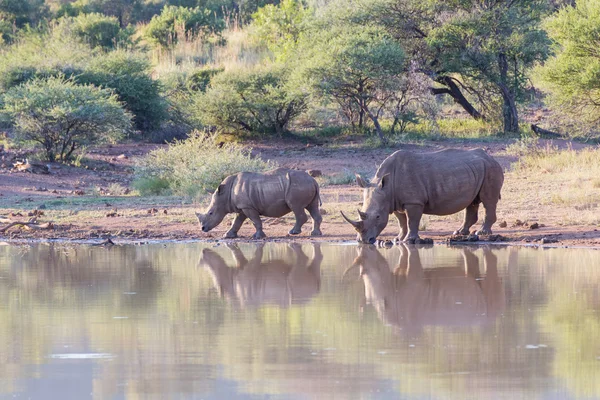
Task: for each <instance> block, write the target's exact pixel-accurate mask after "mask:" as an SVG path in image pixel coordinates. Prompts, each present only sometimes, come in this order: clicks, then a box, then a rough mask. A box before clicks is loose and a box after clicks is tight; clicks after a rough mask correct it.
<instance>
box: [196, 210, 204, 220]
mask: <svg viewBox="0 0 600 400" xmlns="http://www.w3.org/2000/svg"><path fill="white" fill-rule="evenodd" d="M194 214H196V218H198V221H200V223H202V220H203V219H204V214H202V213H199V212H195V211H194Z"/></svg>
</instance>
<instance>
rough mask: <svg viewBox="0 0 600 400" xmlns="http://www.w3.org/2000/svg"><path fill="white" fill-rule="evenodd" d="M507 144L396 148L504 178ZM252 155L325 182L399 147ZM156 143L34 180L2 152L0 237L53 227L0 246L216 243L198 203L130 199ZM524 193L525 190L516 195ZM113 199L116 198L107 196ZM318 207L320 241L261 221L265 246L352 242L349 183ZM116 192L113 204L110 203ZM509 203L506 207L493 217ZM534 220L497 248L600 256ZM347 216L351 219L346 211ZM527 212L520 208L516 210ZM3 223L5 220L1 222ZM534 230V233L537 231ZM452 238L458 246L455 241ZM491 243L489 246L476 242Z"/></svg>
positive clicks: (555, 219) (576, 228)
mask: <svg viewBox="0 0 600 400" xmlns="http://www.w3.org/2000/svg"><path fill="white" fill-rule="evenodd" d="M507 145H508V142H489V141H487V142H479V143H477V142H473V141H469V142H465V143H457V142H451V143H450V142H427V143H425V144H407V145H402V147H401V148H402V149H407V150H413V151H418V152H420V151H431V150H437V149H442V148H445V147H454V148H457V147H458V148H465V149H466V148H475V147H483V148H485V149H486V150H487V151H488V152H489V153H490V154H491V155H493V156H494V157H495V158H496V159H497V160H498V161H499V162H500V163H501V164H502V166H503V167H504V168H505V169H506V170H508V169H509V167H510V164H511V163H513V162H515V161H516V158H515V157H509V156H507V155H506V154H505V152H504V151H505V149H506V146H507ZM552 145H554V146H558V147H567V146H572V147H573V148H575V149H579V148H583V147H586V145H585V144H574V143H573V144H571V143H568V142H566V141H562V140H554V141H553V142H552ZM250 146H251V147H252V148H253V154H255V155H259V156H261V157H262V158H263V159H270V160H273V161H275V162H277V163H278V164H279V165H280V166H286V167H291V168H297V169H302V170H309V169H313V170H319V171H321V172H322V174H323V175H325V176H331V175H335V174H341V173H346V174H348V173H350V172H355V171H357V172H361V173H366V174H368V175H370V174H372V173H374V171H375V170H376V167H377V165H378V164H379V163H381V161H382V160H383V159H385V158H386V157H387V156H388V155H390V154H391V153H392V152H393V151H395V150H397V149H398V148H394V149H390V148H377V149H369V148H364V147H361V145H360V143H358V142H356V143H355V142H353V141H352V139H348V140H347V141H344V142H341V143H337V144H336V145H335V146H332V145H313V144H305V143H301V142H296V141H281V142H277V141H269V142H268V143H264V142H257V143H251V144H250ZM157 147H159V145H149V144H138V143H135V144H123V145H115V146H102V147H97V148H93V149H90V150H89V151H88V154H87V155H86V159H85V163H84V166H80V167H75V166H66V165H62V164H56V163H53V164H48V168H49V171H50V173H49V174H33V173H28V172H15V171H13V169H12V168H11V167H12V163H13V162H14V161H15V160H16V159H18V158H19V154H15V153H11V152H10V151H6V150H2V151H0V229H1V228H2V227H5V226H6V225H7V221H8V220H10V221H27V220H29V219H30V218H31V216H30V214H31V215H33V212H34V211H35V210H36V209H38V210H39V211H38V212H37V213H38V214H40V212H41V214H42V215H39V216H38V221H39V223H45V222H52V224H53V225H52V227H53V228H52V229H43V230H36V229H30V230H28V229H25V228H19V227H13V228H11V229H10V230H8V231H6V232H4V233H2V232H0V240H3V241H10V240H46V239H58V240H84V241H87V240H92V241H94V240H95V241H102V240H104V239H105V238H107V237H110V238H112V240H113V241H114V242H115V243H118V241H119V240H121V241H135V242H139V241H148V240H218V239H220V238H221V236H222V235H223V233H224V232H225V231H226V230H227V229H228V224H229V223H228V221H224V222H223V223H222V224H221V225H220V226H218V227H217V228H216V229H214V230H213V231H211V232H209V233H203V232H201V231H200V229H199V226H198V223H197V221H196V220H195V216H194V213H193V211H195V210H200V209H201V208H202V204H191V203H189V204H185V203H182V202H181V199H169V198H164V197H161V198H140V197H138V196H131V195H128V192H129V191H130V190H131V182H132V179H133V166H134V164H135V161H136V158H138V157H141V156H143V155H145V154H147V153H148V152H149V151H151V150H152V149H155V148H157ZM523 190H526V188H524V189H523ZM111 191H113V192H117V191H118V192H119V193H111ZM321 193H322V199H323V202H324V205H323V208H322V209H323V224H322V231H323V232H324V236H322V237H311V236H309V232H310V221H309V222H308V223H307V225H305V227H304V231H303V233H302V234H301V235H299V236H293V237H292V236H289V235H288V234H287V232H288V230H289V229H290V228H291V226H292V224H293V221H292V217H291V216H286V217H284V218H281V219H270V218H267V219H265V222H264V225H265V227H264V230H265V233H266V234H267V235H268V239H267V240H273V241H279V240H296V241H313V240H316V241H332V242H339V241H354V240H355V236H356V234H355V233H354V232H353V231H352V229H351V227H350V226H349V225H348V224H347V223H345V222H344V221H343V220H342V219H341V217H340V216H339V210H340V209H343V210H354V209H356V208H359V207H360V202H361V200H362V191H361V190H360V188H358V187H357V186H356V184H354V183H351V184H345V185H330V186H323V187H322V188H321ZM115 194H118V196H115ZM503 207H504V208H510V207H512V205H511V204H510V203H509V202H507V201H505V200H504V199H503V200H502V201H501V203H500V204H499V209H501V208H503ZM530 211H531V213H532V215H533V214H535V215H536V216H537V215H544V216H545V217H544V218H543V220H539V218H537V217H536V218H533V219H532V220H531V221H529V222H528V221H527V220H525V221H523V222H521V221H517V220H502V216H501V215H500V219H499V220H498V222H497V223H496V225H495V226H494V233H495V234H497V235H499V236H497V237H493V238H492V239H494V240H496V243H498V242H501V243H511V244H514V243H516V244H531V245H541V246H583V247H598V248H600V231H598V229H599V228H598V227H597V226H583V225H571V226H564V225H562V224H561V221H560V212H558V213H557V212H552V213H550V212H548V213H545V212H544V210H540V208H539V205H532V206H531V210H530ZM350 212H352V211H350ZM522 212H525V213H527V210H526V209H525V210H522ZM2 218H5V219H4V220H3V219H2ZM459 225H460V218H457V217H456V216H448V217H431V218H429V219H428V221H427V227H426V229H425V230H423V231H421V232H420V234H421V237H425V238H431V239H433V240H434V242H438V243H439V242H446V241H448V240H449V239H450V234H451V232H452V231H454V230H455V229H456V228H457V227H458V226H459ZM536 225H537V226H536ZM397 229H398V228H397V224H396V222H395V219H394V218H391V219H390V223H389V224H388V227H387V228H386V230H385V231H384V232H383V233H382V235H381V236H380V238H382V239H393V238H394V237H395V235H397V233H398V230H397ZM253 232H254V228H253V227H252V225H251V224H250V223H246V224H244V226H243V227H242V229H241V230H240V233H239V234H240V237H241V239H237V240H249V238H250V236H251V235H252V234H253ZM459 239H460V238H459ZM482 239H489V238H482Z"/></svg>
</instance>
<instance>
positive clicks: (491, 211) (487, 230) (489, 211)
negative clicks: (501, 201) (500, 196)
mask: <svg viewBox="0 0 600 400" xmlns="http://www.w3.org/2000/svg"><path fill="white" fill-rule="evenodd" d="M483 207H484V208H485V218H484V220H483V225H482V226H481V229H480V230H478V231H477V232H476V233H477V234H478V235H491V234H492V225H494V222H496V202H491V203H487V204H486V203H483Z"/></svg>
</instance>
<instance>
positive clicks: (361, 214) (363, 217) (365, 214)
mask: <svg viewBox="0 0 600 400" xmlns="http://www.w3.org/2000/svg"><path fill="white" fill-rule="evenodd" d="M358 216H359V217H360V220H361V221H366V220H367V213H365V212H362V211H360V210H358Z"/></svg>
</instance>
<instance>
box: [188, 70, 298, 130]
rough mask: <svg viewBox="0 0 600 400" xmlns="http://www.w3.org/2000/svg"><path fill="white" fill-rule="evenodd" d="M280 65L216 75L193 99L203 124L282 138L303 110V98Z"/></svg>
mask: <svg viewBox="0 0 600 400" xmlns="http://www.w3.org/2000/svg"><path fill="white" fill-rule="evenodd" d="M287 75H288V71H287V70H286V68H285V67H283V66H281V65H270V66H265V67H259V68H255V69H253V70H249V71H246V70H243V71H242V70H237V71H226V72H223V73H221V74H219V75H216V76H215V77H214V78H213V80H212V82H211V84H210V87H209V88H208V89H207V90H206V92H205V93H203V94H200V95H198V96H196V97H195V100H196V106H197V107H198V108H199V110H200V113H201V120H202V121H203V122H204V123H205V125H213V126H216V127H217V128H220V129H224V130H230V131H233V132H236V133H263V134H265V133H276V134H278V135H282V134H283V133H284V132H285V131H286V130H287V128H288V125H289V123H290V122H291V121H292V120H293V119H294V118H296V117H297V116H298V115H299V114H300V113H301V112H302V111H304V109H305V107H306V100H307V99H306V95H305V94H304V93H302V92H299V91H297V90H295V89H294V88H292V86H291V85H290V82H289V81H288V79H287Z"/></svg>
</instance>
